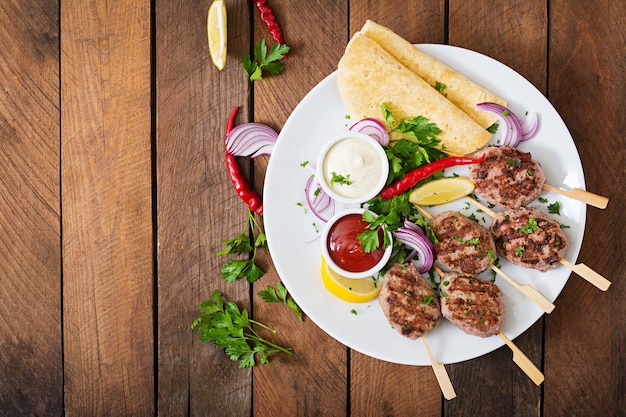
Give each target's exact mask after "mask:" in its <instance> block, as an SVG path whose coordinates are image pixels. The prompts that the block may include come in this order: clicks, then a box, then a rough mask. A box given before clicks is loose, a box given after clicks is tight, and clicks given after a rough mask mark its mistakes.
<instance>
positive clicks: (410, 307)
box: [378, 263, 441, 339]
mask: <svg viewBox="0 0 626 417" xmlns="http://www.w3.org/2000/svg"><path fill="white" fill-rule="evenodd" d="M378 302H379V303H380V306H381V308H382V310H383V313H384V314H385V316H386V317H387V320H389V323H390V324H391V326H392V327H393V328H394V329H396V330H397V331H398V332H400V334H402V336H406V337H408V338H409V339H417V338H418V337H420V336H422V335H424V334H426V333H428V332H430V331H431V330H433V329H434V328H435V327H437V325H438V324H439V320H441V310H440V307H439V298H438V297H437V294H436V293H435V290H434V289H433V288H432V287H431V286H430V285H429V284H428V282H426V280H425V279H424V277H422V276H421V275H420V273H419V272H418V271H417V269H415V267H414V266H413V264H410V263H408V264H399V263H398V264H395V265H393V266H392V267H391V268H389V270H388V271H387V272H386V273H385V276H384V278H383V286H382V288H381V290H380V294H379V295H378Z"/></svg>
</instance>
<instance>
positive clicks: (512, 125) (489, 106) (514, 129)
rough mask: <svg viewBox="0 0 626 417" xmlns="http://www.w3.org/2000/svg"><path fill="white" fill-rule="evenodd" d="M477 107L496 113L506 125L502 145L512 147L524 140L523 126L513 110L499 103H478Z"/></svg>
mask: <svg viewBox="0 0 626 417" xmlns="http://www.w3.org/2000/svg"><path fill="white" fill-rule="evenodd" d="M476 108H477V109H478V110H484V111H488V112H490V113H493V114H495V115H496V116H498V119H500V122H501V123H502V124H503V125H504V126H503V127H504V129H505V130H504V132H503V135H502V138H501V142H500V145H503V146H512V147H516V146H517V145H519V143H520V141H521V140H522V126H521V124H520V122H519V119H518V118H517V117H516V116H515V114H513V112H512V111H511V110H509V109H507V108H506V107H504V106H501V105H500V104H497V103H478V104H477V105H476Z"/></svg>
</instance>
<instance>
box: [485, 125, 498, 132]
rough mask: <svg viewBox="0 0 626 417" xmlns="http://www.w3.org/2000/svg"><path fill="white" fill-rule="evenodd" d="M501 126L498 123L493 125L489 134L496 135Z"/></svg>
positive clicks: (489, 128) (488, 129)
mask: <svg viewBox="0 0 626 417" xmlns="http://www.w3.org/2000/svg"><path fill="white" fill-rule="evenodd" d="M499 126H500V125H499V124H498V123H494V124H492V125H491V126H489V127H488V128H487V132H489V133H496V132H497V131H498V127H499Z"/></svg>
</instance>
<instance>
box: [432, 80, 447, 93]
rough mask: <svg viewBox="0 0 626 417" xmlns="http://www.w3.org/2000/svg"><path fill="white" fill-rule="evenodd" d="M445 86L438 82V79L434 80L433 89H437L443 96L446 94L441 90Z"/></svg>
mask: <svg viewBox="0 0 626 417" xmlns="http://www.w3.org/2000/svg"><path fill="white" fill-rule="evenodd" d="M446 88H447V86H446V85H445V84H444V83H440V82H439V81H435V89H437V91H439V92H440V93H441V94H443V95H444V96H447V95H448V94H447V93H446V94H444V93H443V90H445V89H446Z"/></svg>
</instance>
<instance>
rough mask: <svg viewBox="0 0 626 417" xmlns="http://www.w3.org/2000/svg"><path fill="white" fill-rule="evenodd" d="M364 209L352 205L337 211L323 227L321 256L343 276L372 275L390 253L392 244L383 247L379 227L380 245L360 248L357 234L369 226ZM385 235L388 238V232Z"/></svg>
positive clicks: (387, 258)
mask: <svg viewBox="0 0 626 417" xmlns="http://www.w3.org/2000/svg"><path fill="white" fill-rule="evenodd" d="M365 211H366V210H365V209H362V208H354V209H348V210H344V211H342V212H340V213H337V214H336V215H335V216H333V217H332V218H331V219H330V220H329V221H328V223H326V225H325V226H324V229H323V230H322V236H321V249H322V256H324V259H325V260H326V263H327V264H328V266H329V267H330V268H331V269H332V270H333V271H335V272H336V273H338V274H339V275H342V276H344V277H346V278H367V277H371V276H375V275H377V274H378V272H380V270H381V269H383V267H384V266H385V264H386V263H387V261H389V258H390V257H391V249H392V246H393V245H389V246H388V247H387V248H384V249H383V248H382V242H383V237H384V235H383V233H384V232H383V231H382V230H379V231H378V238H379V241H380V242H381V244H380V247H379V248H377V249H376V250H374V251H372V252H369V253H367V252H365V251H364V250H363V248H361V243H360V241H359V239H358V237H357V236H358V235H359V234H360V233H362V232H364V231H365V230H367V227H368V226H369V224H368V223H367V222H366V221H364V220H363V213H364V212H365ZM373 214H374V213H373ZM388 236H389V239H391V233H390V232H388Z"/></svg>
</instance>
